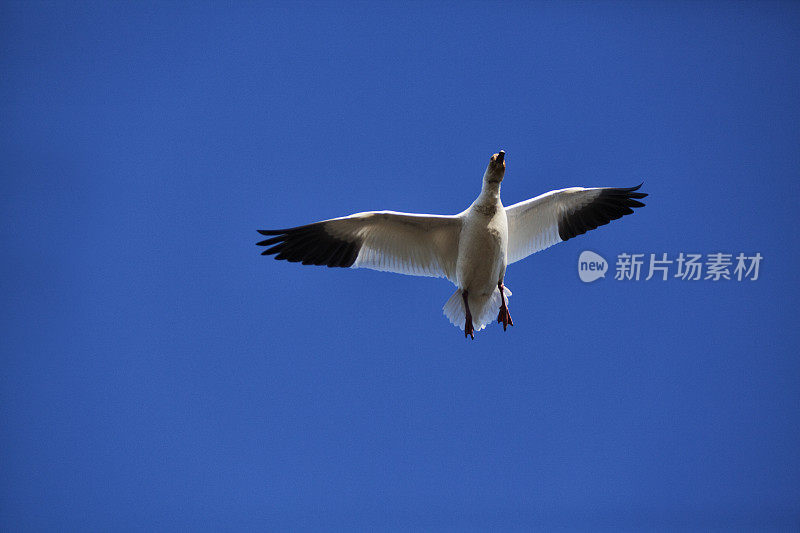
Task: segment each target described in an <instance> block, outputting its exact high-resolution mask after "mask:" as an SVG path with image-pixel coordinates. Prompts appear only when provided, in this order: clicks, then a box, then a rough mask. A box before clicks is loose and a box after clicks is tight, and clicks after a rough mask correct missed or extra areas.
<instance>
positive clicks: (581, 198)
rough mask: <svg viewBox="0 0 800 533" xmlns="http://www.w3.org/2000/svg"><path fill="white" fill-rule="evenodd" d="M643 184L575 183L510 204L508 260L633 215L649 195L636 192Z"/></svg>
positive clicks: (507, 209) (519, 257)
mask: <svg viewBox="0 0 800 533" xmlns="http://www.w3.org/2000/svg"><path fill="white" fill-rule="evenodd" d="M641 186H642V185H641V184H639V186H638V187H629V188H623V189H620V188H610V187H594V188H590V189H584V188H583V187H572V188H569V189H560V190H557V191H550V192H548V193H545V194H542V195H541V196H537V197H536V198H531V199H530V200H525V201H524V202H520V203H518V204H514V205H511V206H508V207H506V216H507V217H508V264H511V263H515V262H517V261H519V260H520V259H524V258H526V257H528V256H529V255H531V254H532V253H535V252H538V251H539V250H544V249H545V248H547V247H549V246H552V245H554V244H556V243H559V242H562V241H566V240H567V239H571V238H572V237H575V236H577V235H582V234H583V233H586V232H587V231H589V230H591V229H595V228H596V227H598V226H602V225H604V224H608V223H609V222H610V221H612V220H616V219H618V218H620V217H622V216H624V215H630V214H631V213H633V208H636V207H643V206H644V204H643V203H642V202H639V201H638V200H637V199H641V198H644V197H645V196H647V194H645V193H642V192H636V191H637V190H638V189H639V187H641Z"/></svg>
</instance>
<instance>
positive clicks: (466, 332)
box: [464, 315, 475, 340]
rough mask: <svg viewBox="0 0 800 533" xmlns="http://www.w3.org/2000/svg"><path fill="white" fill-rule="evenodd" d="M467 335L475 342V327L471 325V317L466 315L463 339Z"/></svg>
mask: <svg viewBox="0 0 800 533" xmlns="http://www.w3.org/2000/svg"><path fill="white" fill-rule="evenodd" d="M467 335H469V336H470V337H472V339H473V340H475V327H474V326H473V325H472V317H471V316H470V315H467V319H466V320H465V321H464V338H465V339H466V338H467Z"/></svg>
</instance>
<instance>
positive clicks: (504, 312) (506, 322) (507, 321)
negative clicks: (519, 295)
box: [497, 303, 514, 331]
mask: <svg viewBox="0 0 800 533" xmlns="http://www.w3.org/2000/svg"><path fill="white" fill-rule="evenodd" d="M497 322H498V323H502V324H503V331H505V330H506V328H508V326H513V325H514V321H513V320H511V314H510V313H509V312H508V307H507V306H506V305H505V303H503V305H502V306H500V314H498V315H497Z"/></svg>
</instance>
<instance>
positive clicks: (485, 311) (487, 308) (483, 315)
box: [442, 287, 511, 331]
mask: <svg viewBox="0 0 800 533" xmlns="http://www.w3.org/2000/svg"><path fill="white" fill-rule="evenodd" d="M503 294H505V295H506V298H508V297H509V296H511V291H510V290H508V287H504V288H503ZM501 303H502V302H501V300H500V291H499V290H498V289H495V290H494V292H493V293H492V294H490V295H489V296H472V295H470V296H469V310H470V312H471V313H472V325H473V326H474V327H475V331H480V330H482V329H483V328H485V327H486V324H488V323H489V322H493V321H494V320H496V319H497V313H498V312H499V311H500V304H501ZM442 310H443V311H444V316H446V317H447V319H448V320H449V321H450V323H451V324H453V325H454V326H456V327H457V328H459V329H462V330H463V329H464V321H465V319H466V316H467V310H466V309H465V308H464V297H463V296H462V291H461V289H458V290H456V292H454V293H453V295H452V296H451V297H450V299H449V300H447V303H445V304H444V307H443V308H442Z"/></svg>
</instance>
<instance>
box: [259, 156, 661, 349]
mask: <svg viewBox="0 0 800 533" xmlns="http://www.w3.org/2000/svg"><path fill="white" fill-rule="evenodd" d="M505 171H506V163H505V152H504V151H503V150H500V152H498V153H496V154H494V155H492V157H491V159H490V160H489V164H488V166H487V167H486V172H485V173H484V175H483V186H482V187H481V193H480V195H479V196H478V198H477V199H476V200H475V201H474V202H473V203H472V205H470V206H469V207H468V208H467V209H466V210H465V211H463V212H461V213H459V214H457V215H423V214H416V213H398V212H395V211H369V212H365V213H356V214H354V215H349V216H346V217H339V218H332V219H330V220H323V221H321V222H314V223H313V224H307V225H305V226H298V227H295V228H287V229H274V230H258V232H259V233H261V234H262V235H266V236H269V237H270V238H269V239H266V240H263V241H261V242H259V243H258V245H259V246H269V248H267V250H265V251H264V252H262V255H275V259H285V260H286V261H290V262H301V263H302V264H304V265H326V266H328V267H343V268H371V269H373V270H381V271H385V272H397V273H399V274H409V275H412V276H432V277H444V278H447V279H448V280H450V281H451V282H452V283H453V284H454V285H455V286H456V287H457V289H456V291H455V292H454V293H453V295H452V296H451V297H450V299H449V300H447V303H445V305H444V308H443V310H444V314H445V316H446V317H447V318H448V319H449V320H450V322H452V323H453V325H455V326H457V327H459V328H461V329H463V330H464V336H465V337H466V336H468V335H469V336H470V337H471V338H473V339H474V338H475V331H476V329H477V331H480V330H482V329H483V328H484V327H486V325H487V324H488V323H489V322H491V321H492V320H493V318H494V313H495V310H498V309H499V313H498V315H497V322H498V323H502V324H503V331H505V330H506V329H507V328H508V326H513V325H514V322H513V321H512V320H511V315H510V314H509V312H508V303H507V298H508V296H511V291H510V290H509V289H508V287H506V286H505V285H504V284H503V280H504V278H505V273H506V267H507V266H508V265H510V264H511V263H516V262H517V261H519V260H521V259H524V258H526V257H528V256H529V255H531V254H533V253H535V252H538V251H540V250H544V249H545V248H548V247H550V246H552V245H554V244H556V243H559V242H562V241H566V240H569V239H571V238H573V237H576V236H578V235H582V234H583V233H586V232H587V231H589V230H591V229H595V228H597V227H598V226H602V225H604V224H608V223H609V222H610V221H612V220H616V219H618V218H620V217H622V216H625V215H630V214H631V213H633V210H634V209H635V208H637V207H644V205H645V204H643V203H642V202H640V201H639V200H641V199H642V198H644V197H645V196H647V194H645V193H643V192H637V191H638V190H639V188H640V187H641V186H642V184H639V185H638V186H637V187H628V188H611V187H591V188H583V187H571V188H568V189H559V190H555V191H550V192H548V193H545V194H542V195H540V196H537V197H536V198H531V199H530V200H525V201H524V202H520V203H517V204H514V205H512V206H509V207H503V204H502V203H501V201H500V183H501V182H502V181H503V176H504V175H505Z"/></svg>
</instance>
